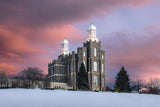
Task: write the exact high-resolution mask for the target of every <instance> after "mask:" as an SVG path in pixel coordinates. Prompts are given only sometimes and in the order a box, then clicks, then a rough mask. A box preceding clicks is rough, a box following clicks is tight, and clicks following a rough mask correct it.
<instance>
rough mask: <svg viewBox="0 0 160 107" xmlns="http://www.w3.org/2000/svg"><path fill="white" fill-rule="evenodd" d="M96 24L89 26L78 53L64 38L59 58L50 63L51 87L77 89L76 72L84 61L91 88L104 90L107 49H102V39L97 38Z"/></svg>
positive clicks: (49, 76)
mask: <svg viewBox="0 0 160 107" xmlns="http://www.w3.org/2000/svg"><path fill="white" fill-rule="evenodd" d="M96 34H97V29H96V26H95V25H93V24H91V26H90V27H89V28H88V38H87V39H86V42H85V43H83V47H79V48H77V53H75V52H74V51H72V53H70V51H69V50H68V45H69V42H68V40H66V39H64V40H63V42H62V43H61V46H62V51H61V54H60V55H59V56H58V59H57V60H53V61H52V62H51V63H49V64H48V78H49V79H50V81H51V88H63V89H74V90H76V89H77V85H76V80H77V79H76V74H77V72H79V69H80V66H81V64H82V63H84V65H85V69H86V72H88V81H89V90H93V91H94V90H97V91H104V90H105V89H106V86H105V51H104V50H102V49H101V41H99V40H98V38H97V35H96Z"/></svg>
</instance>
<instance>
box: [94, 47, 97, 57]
mask: <svg viewBox="0 0 160 107" xmlns="http://www.w3.org/2000/svg"><path fill="white" fill-rule="evenodd" d="M94 56H97V49H96V48H94Z"/></svg>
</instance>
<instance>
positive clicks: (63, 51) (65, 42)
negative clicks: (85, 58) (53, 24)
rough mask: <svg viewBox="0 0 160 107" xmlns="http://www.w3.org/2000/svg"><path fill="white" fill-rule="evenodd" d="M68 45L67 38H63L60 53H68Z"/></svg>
mask: <svg viewBox="0 0 160 107" xmlns="http://www.w3.org/2000/svg"><path fill="white" fill-rule="evenodd" d="M68 45H69V42H68V40H67V39H65V38H64V40H63V42H62V43H61V46H62V50H61V55H68V54H69V53H70V51H69V50H68Z"/></svg>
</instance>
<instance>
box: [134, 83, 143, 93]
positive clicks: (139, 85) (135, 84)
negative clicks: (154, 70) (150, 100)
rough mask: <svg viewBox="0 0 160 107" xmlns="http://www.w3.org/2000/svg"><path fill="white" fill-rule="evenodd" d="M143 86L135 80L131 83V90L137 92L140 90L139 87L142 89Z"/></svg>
mask: <svg viewBox="0 0 160 107" xmlns="http://www.w3.org/2000/svg"><path fill="white" fill-rule="evenodd" d="M143 86H144V84H143V82H142V80H137V81H134V82H132V89H134V90H135V91H138V92H139V90H140V89H141V87H143Z"/></svg>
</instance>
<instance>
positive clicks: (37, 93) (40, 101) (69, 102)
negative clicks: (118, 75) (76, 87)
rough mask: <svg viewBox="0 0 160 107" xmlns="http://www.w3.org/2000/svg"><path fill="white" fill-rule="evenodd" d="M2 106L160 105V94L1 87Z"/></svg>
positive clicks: (82, 106)
mask: <svg viewBox="0 0 160 107" xmlns="http://www.w3.org/2000/svg"><path fill="white" fill-rule="evenodd" d="M0 107H160V95H147V94H133V93H132V94H127V93H111V92H83V91H65V90H40V89H0Z"/></svg>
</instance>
